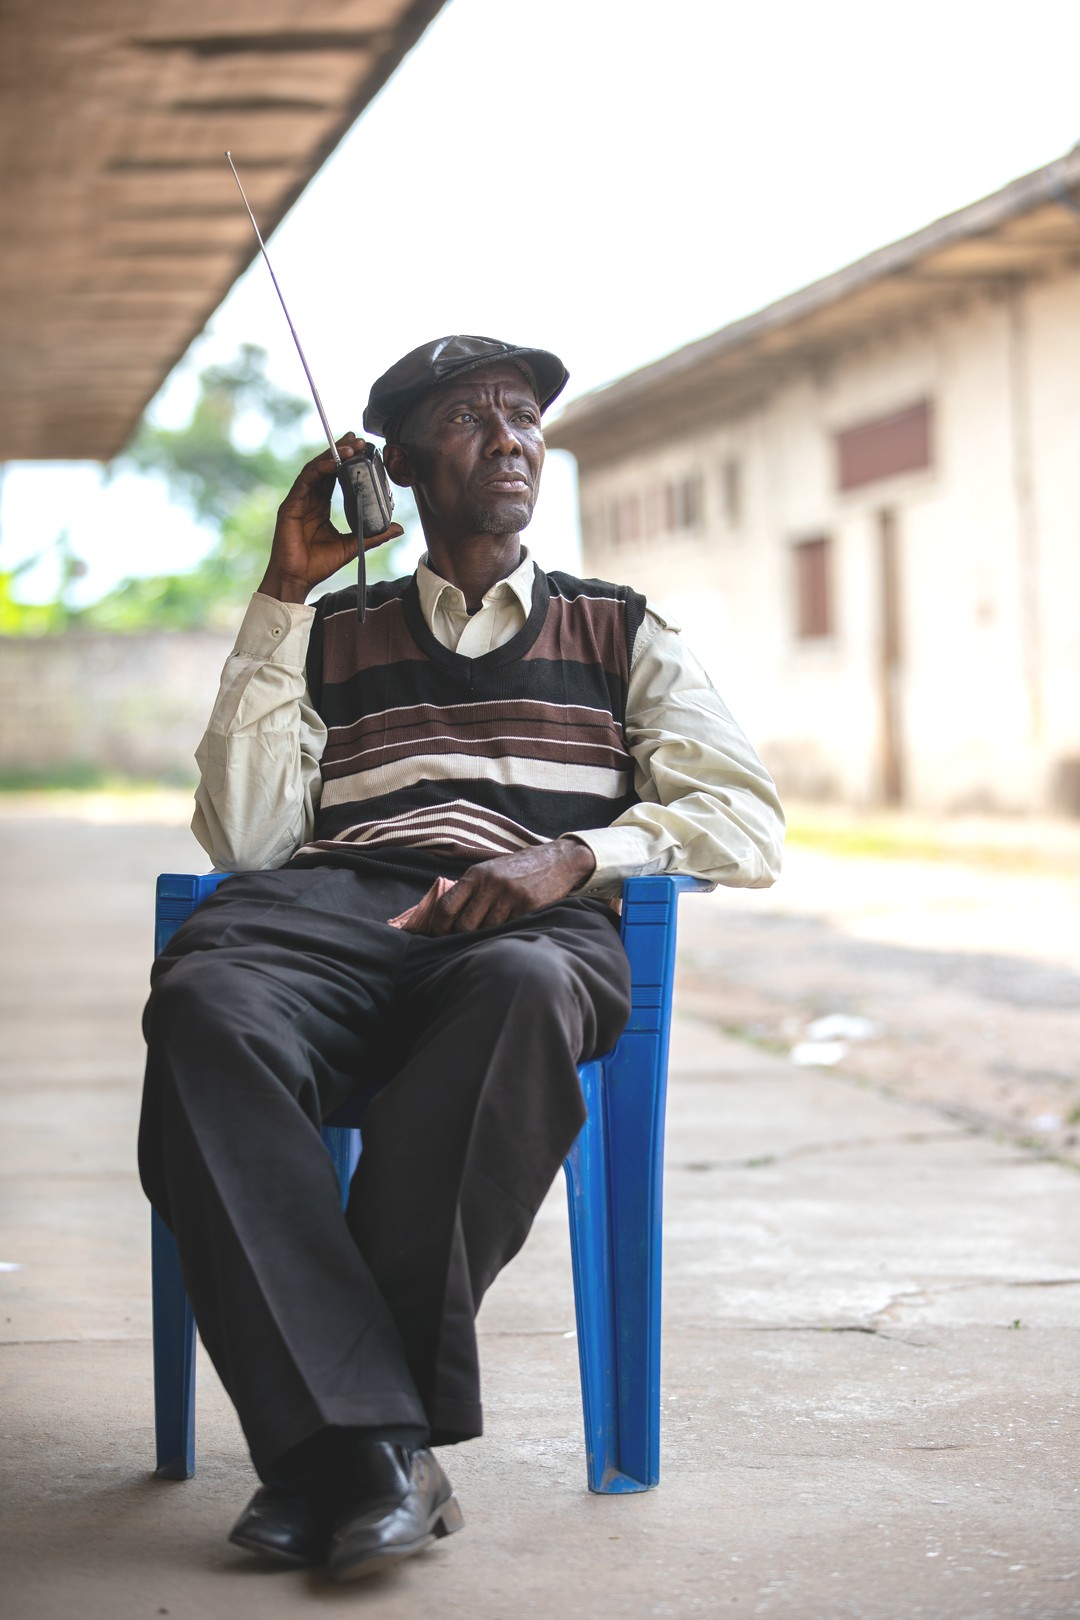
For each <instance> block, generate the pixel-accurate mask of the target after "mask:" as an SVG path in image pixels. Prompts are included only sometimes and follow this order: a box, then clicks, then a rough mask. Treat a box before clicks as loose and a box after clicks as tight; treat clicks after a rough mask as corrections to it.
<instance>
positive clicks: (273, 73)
mask: <svg viewBox="0 0 1080 1620" xmlns="http://www.w3.org/2000/svg"><path fill="white" fill-rule="evenodd" d="M442 3H443V0H316V3H314V4H307V5H305V4H302V3H300V0H230V4H229V5H228V6H221V5H220V4H214V3H211V0H189V3H188V4H186V5H184V6H180V7H178V6H176V5H172V4H165V3H164V0H138V3H137V4H135V3H133V0H83V4H81V5H79V6H71V5H69V4H66V3H63V0H13V3H12V4H11V5H9V6H8V7H7V8H6V12H5V20H4V24H3V68H2V69H0V83H2V85H3V97H2V100H0V145H2V150H3V152H4V158H3V160H2V174H3V184H2V188H0V240H2V241H3V244H4V248H3V254H2V258H0V371H2V375H3V388H2V390H0V460H20V459H39V458H53V457H62V458H64V459H78V458H82V457H87V458H92V459H106V458H108V457H110V456H112V455H115V454H116V452H117V451H119V450H120V449H122V448H123V446H124V444H125V443H126V442H127V440H128V439H129V437H130V436H131V433H132V431H133V429H134V427H135V425H136V423H137V422H138V419H139V417H140V415H141V413H142V411H143V410H144V408H145V406H146V405H147V403H148V401H149V400H150V399H151V398H152V397H153V395H154V394H155V393H156V392H157V390H158V388H159V387H160V385H161V383H162V381H163V380H164V378H165V377H166V376H167V375H168V373H169V371H170V370H171V369H172V367H173V366H174V365H175V364H176V362H177V360H179V359H180V357H181V356H182V355H183V354H184V352H185V351H186V350H187V348H188V346H189V344H190V343H191V342H192V340H193V339H194V338H195V337H196V336H197V335H198V333H199V332H200V331H201V330H202V328H203V326H204V325H205V324H206V321H207V320H208V319H209V317H210V315H211V314H212V313H213V311H214V310H215V309H216V308H217V306H218V304H220V302H221V300H222V299H223V298H224V296H225V294H226V293H227V292H228V291H229V288H230V287H231V286H232V285H233V283H234V282H235V280H236V279H237V277H238V276H239V275H240V274H241V272H242V271H243V270H244V269H245V268H246V267H247V265H248V264H249V263H250V262H251V259H252V257H253V249H255V243H254V238H253V236H252V232H251V226H250V224H249V223H248V220H247V216H246V215H245V214H244V213H243V211H242V208H241V205H240V200H239V198H238V197H237V195H236V190H235V187H234V185H233V182H232V179H231V177H230V175H229V171H228V169H227V167H226V165H225V161H224V157H223V153H224V150H225V148H226V147H232V148H233V150H234V151H235V152H236V154H237V162H238V164H241V169H242V174H243V178H244V186H245V190H247V192H248V194H249V196H250V198H251V202H252V206H253V208H254V209H255V212H256V215H257V217H258V219H259V222H260V225H261V226H262V229H263V233H264V235H268V234H269V233H270V231H271V230H273V228H274V227H275V225H276V224H277V223H278V222H279V220H280V219H281V218H282V216H283V215H284V214H285V213H286V212H287V211H288V209H289V208H291V206H292V204H293V203H294V202H295V201H296V199H297V197H298V196H299V195H300V193H301V192H302V191H303V189H304V187H305V186H306V185H307V183H308V181H309V180H310V179H311V178H312V176H313V175H314V174H315V173H316V171H317V170H318V169H319V168H320V166H321V165H322V164H323V163H324V162H325V160H326V158H327V157H328V156H329V154H330V152H332V151H333V149H334V147H335V146H336V145H337V144H338V142H339V141H340V140H341V138H342V136H343V135H344V134H345V133H346V131H347V130H348V129H349V127H350V126H351V125H352V123H353V122H354V121H355V119H356V118H357V116H358V115H359V114H360V113H361V112H362V111H363V109H364V108H365V107H366V106H367V104H368V102H369V101H370V100H371V99H372V97H373V96H374V95H375V94H376V92H377V91H378V90H379V89H380V88H381V86H382V85H383V84H384V83H385V81H386V80H387V78H388V77H389V76H390V74H391V73H392V72H393V70H394V69H395V68H396V67H397V65H398V63H399V62H400V61H401V59H402V57H403V56H404V55H405V53H406V52H407V51H408V50H409V48H410V47H411V46H412V45H413V44H414V43H415V42H416V40H417V39H418V38H419V37H420V35H421V34H422V33H423V31H424V29H425V28H426V27H427V25H428V23H429V22H430V21H431V20H432V18H433V17H434V16H435V14H436V12H438V11H439V9H440V7H441V5H442ZM255 251H257V249H255Z"/></svg>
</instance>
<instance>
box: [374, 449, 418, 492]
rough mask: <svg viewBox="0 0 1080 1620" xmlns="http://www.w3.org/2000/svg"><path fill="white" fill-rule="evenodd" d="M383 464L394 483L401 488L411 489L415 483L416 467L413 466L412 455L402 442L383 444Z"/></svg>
mask: <svg viewBox="0 0 1080 1620" xmlns="http://www.w3.org/2000/svg"><path fill="white" fill-rule="evenodd" d="M382 458H383V466H384V467H385V468H386V470H387V472H388V473H389V475H390V477H391V478H392V479H393V481H394V483H395V484H400V485H401V487H402V488H403V489H411V487H412V486H413V484H415V483H416V468H415V467H414V466H413V460H412V456H411V455H410V454H409V452H408V450H407V449H406V447H405V445H403V444H385V445H383V453H382Z"/></svg>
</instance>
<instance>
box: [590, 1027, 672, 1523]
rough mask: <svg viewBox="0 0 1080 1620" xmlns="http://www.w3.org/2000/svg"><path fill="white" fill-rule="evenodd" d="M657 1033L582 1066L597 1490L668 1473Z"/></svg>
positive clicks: (610, 1490)
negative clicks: (663, 1430) (663, 1453)
mask: <svg viewBox="0 0 1080 1620" xmlns="http://www.w3.org/2000/svg"><path fill="white" fill-rule="evenodd" d="M657 1059H658V1049H657V1042H656V1040H655V1037H651V1036H650V1037H642V1036H634V1035H625V1036H624V1037H623V1040H622V1042H621V1043H620V1045H619V1048H618V1050H617V1051H616V1053H615V1054H614V1055H613V1056H612V1057H610V1058H607V1059H605V1060H604V1062H603V1063H591V1064H587V1065H584V1066H583V1067H582V1069H581V1071H580V1072H581V1083H582V1090H583V1092H584V1095H585V1104H586V1107H587V1108H588V1110H589V1117H588V1120H587V1122H586V1124H585V1126H584V1128H583V1130H582V1132H581V1135H580V1136H579V1137H578V1140H577V1142H576V1143H575V1144H574V1147H573V1148H572V1149H571V1152H570V1155H569V1157H568V1159H567V1161H566V1177H567V1195H568V1200H569V1205H570V1241H571V1249H572V1255H573V1264H574V1299H575V1306H576V1311H577V1324H578V1357H579V1361H580V1366H581V1395H582V1406H583V1408H584V1417H585V1447H586V1454H587V1460H588V1479H589V1489H590V1490H591V1491H596V1492H599V1493H601V1494H605V1495H606V1494H614V1493H617V1492H627V1491H644V1490H649V1489H650V1488H651V1487H652V1486H654V1485H655V1484H657V1482H658V1480H659V1478H660V1445H659V1433H660V1216H661V1196H662V1179H661V1178H662V1170H663V1131H664V1095H663V1083H662V1082H663V1077H662V1076H658V1075H657Z"/></svg>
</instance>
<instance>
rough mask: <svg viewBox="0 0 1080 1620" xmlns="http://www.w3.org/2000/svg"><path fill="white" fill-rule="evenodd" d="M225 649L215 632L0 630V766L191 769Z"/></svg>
mask: <svg viewBox="0 0 1080 1620" xmlns="http://www.w3.org/2000/svg"><path fill="white" fill-rule="evenodd" d="M231 647H232V636H231V635H229V634H225V633H221V632H214V631H172V632H159V631H156V632H152V633H150V634H147V635H125V636H118V635H104V634H82V633H78V632H76V633H73V634H69V635H62V636H41V637H35V638H25V639H24V638H19V639H14V638H12V639H9V638H4V637H0V770H3V771H5V772H12V771H43V772H45V771H53V770H58V769H62V768H64V767H67V766H93V767H97V768H99V769H103V770H115V771H118V772H122V773H124V774H126V775H132V776H144V777H161V776H164V777H166V778H183V777H192V776H194V774H195V765H194V761H193V758H192V756H193V754H194V752H195V747H196V744H197V743H198V741H199V738H200V737H201V736H202V733H203V731H204V729H205V726H206V721H207V717H208V716H209V713H210V709H211V706H212V704H213V701H214V695H215V693H216V691H217V684H218V678H219V676H220V674H221V667H222V665H223V664H224V662H225V659H226V657H227V656H228V654H229V651H230V649H231Z"/></svg>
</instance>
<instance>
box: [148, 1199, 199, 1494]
mask: <svg viewBox="0 0 1080 1620" xmlns="http://www.w3.org/2000/svg"><path fill="white" fill-rule="evenodd" d="M150 1253H151V1268H152V1275H153V1313H154V1434H155V1440H156V1444H157V1474H158V1477H159V1478H160V1479H190V1478H191V1476H192V1474H193V1473H194V1472H195V1318H194V1316H193V1315H192V1311H191V1306H190V1305H189V1304H188V1299H187V1294H186V1293H185V1292H184V1283H183V1278H182V1277H181V1275H180V1257H179V1255H178V1254H177V1252H176V1241H175V1239H174V1238H173V1235H172V1233H171V1232H170V1231H169V1228H168V1227H167V1226H166V1225H165V1222H164V1221H163V1220H162V1219H161V1216H160V1215H159V1214H158V1213H157V1210H153V1211H152V1212H151V1228H150Z"/></svg>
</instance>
